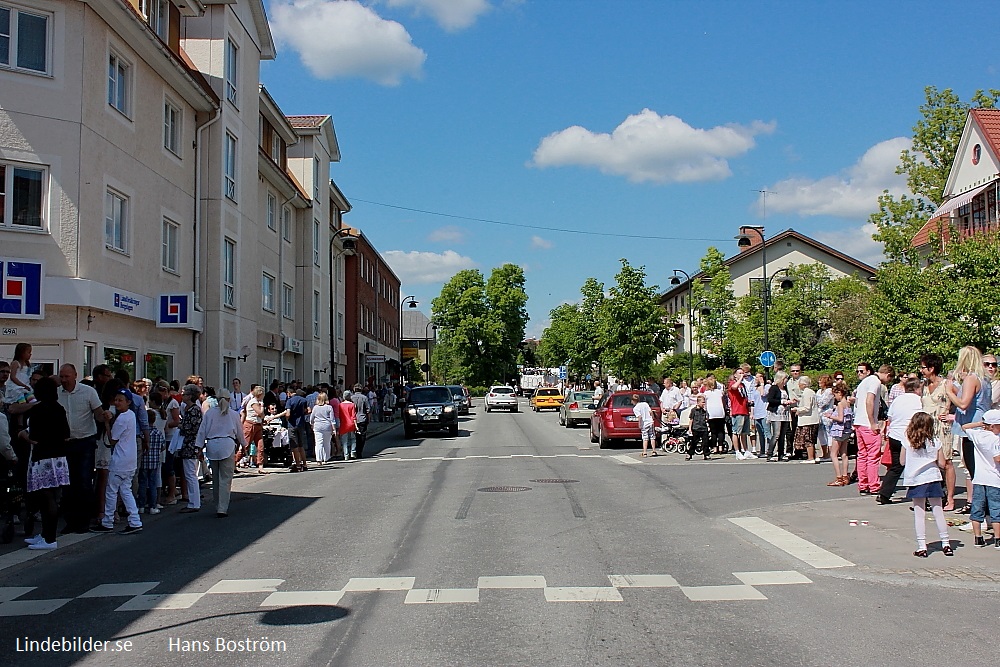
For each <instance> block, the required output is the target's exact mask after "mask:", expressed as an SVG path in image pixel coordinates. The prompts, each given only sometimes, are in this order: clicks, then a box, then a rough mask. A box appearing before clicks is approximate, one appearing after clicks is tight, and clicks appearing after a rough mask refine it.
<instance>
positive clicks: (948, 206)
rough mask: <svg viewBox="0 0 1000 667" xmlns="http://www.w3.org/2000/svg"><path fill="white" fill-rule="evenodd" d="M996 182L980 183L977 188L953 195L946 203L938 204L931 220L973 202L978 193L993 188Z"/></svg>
mask: <svg viewBox="0 0 1000 667" xmlns="http://www.w3.org/2000/svg"><path fill="white" fill-rule="evenodd" d="M996 184H997V182H996V181H991V182H990V183H987V184H986V185H980V186H979V187H978V188H976V189H975V190H969V191H968V192H965V193H963V194H960V195H958V196H956V197H952V198H951V199H949V200H948V201H946V202H945V203H943V204H941V205H940V206H938V209H937V210H936V211H934V215H932V216H931V220H933V219H934V218H937V217H940V216H942V215H946V214H948V213H951V212H952V211H954V210H955V209H956V208H959V207H960V206H965V205H966V204H968V203H969V202H971V201H972V200H973V199H974V198H975V197H976V195H978V194H979V193H980V192H982V191H983V190H985V189H986V188H992V187H994V186H996Z"/></svg>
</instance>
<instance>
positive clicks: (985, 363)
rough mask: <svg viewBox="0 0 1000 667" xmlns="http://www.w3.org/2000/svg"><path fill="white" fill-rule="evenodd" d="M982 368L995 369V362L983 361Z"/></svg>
mask: <svg viewBox="0 0 1000 667" xmlns="http://www.w3.org/2000/svg"><path fill="white" fill-rule="evenodd" d="M983 366H992V367H993V368H996V367H997V362H995V361H984V362H983Z"/></svg>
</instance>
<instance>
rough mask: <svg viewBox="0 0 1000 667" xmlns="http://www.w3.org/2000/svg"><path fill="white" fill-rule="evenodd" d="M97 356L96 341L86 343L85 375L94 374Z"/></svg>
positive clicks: (84, 354) (84, 355) (84, 351)
mask: <svg viewBox="0 0 1000 667" xmlns="http://www.w3.org/2000/svg"><path fill="white" fill-rule="evenodd" d="M96 357H97V345H95V344H94V343H84V345H83V373H81V375H82V376H83V377H87V376H88V375H93V374H94V366H95V365H96V364H95V363H94V359H95V358H96Z"/></svg>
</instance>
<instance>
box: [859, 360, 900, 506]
mask: <svg viewBox="0 0 1000 667" xmlns="http://www.w3.org/2000/svg"><path fill="white" fill-rule="evenodd" d="M891 376H892V367H891V366H882V367H881V368H879V370H878V372H875V373H873V372H872V366H871V364H869V363H868V362H866V361H862V362H861V363H859V364H858V379H859V380H861V384H859V385H858V388H857V389H855V390H854V396H855V399H856V400H855V403H854V433H855V436H856V437H857V441H858V464H857V470H858V491H859V492H860V493H861V494H862V495H866V496H867V495H871V494H873V493H878V492H879V490H880V489H881V487H882V482H881V480H880V479H879V476H878V469H879V466H880V465H881V460H882V448H881V444H882V435H881V433H882V432H881V424H880V423H879V421H878V413H879V405H880V404H881V400H882V383H883V382H885V381H886V380H887V379H888V378H889V377H891Z"/></svg>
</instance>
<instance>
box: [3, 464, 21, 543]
mask: <svg viewBox="0 0 1000 667" xmlns="http://www.w3.org/2000/svg"><path fill="white" fill-rule="evenodd" d="M16 468H17V466H16V464H14V463H11V462H10V461H7V460H6V459H2V458H0V525H2V526H3V528H2V529H0V542H2V543H3V544H10V542H11V541H12V540H13V539H14V525H15V523H14V522H15V520H16V518H17V515H18V512H19V511H20V509H21V504H22V503H23V502H24V488H23V487H22V485H21V484H20V482H19V481H18V477H17V473H16Z"/></svg>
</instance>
